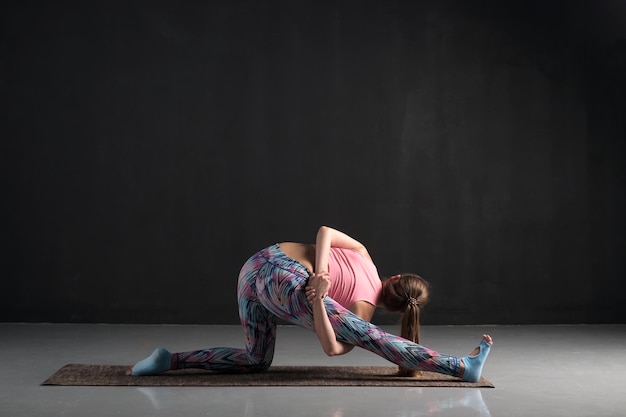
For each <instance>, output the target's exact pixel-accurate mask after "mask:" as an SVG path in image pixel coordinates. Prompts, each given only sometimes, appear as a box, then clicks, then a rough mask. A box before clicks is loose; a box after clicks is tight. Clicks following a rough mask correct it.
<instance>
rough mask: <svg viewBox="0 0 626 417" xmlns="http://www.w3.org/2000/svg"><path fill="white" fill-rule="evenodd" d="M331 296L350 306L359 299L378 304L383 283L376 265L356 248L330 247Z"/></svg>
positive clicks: (343, 304) (329, 292) (374, 304)
mask: <svg viewBox="0 0 626 417" xmlns="http://www.w3.org/2000/svg"><path fill="white" fill-rule="evenodd" d="M328 273H329V274H330V280H331V283H332V284H331V286H330V290H329V291H328V295H329V296H330V298H332V299H333V300H335V301H336V302H338V303H339V304H341V305H342V306H344V307H346V308H348V307H349V306H351V305H352V304H354V303H355V302H357V301H367V302H368V303H370V304H372V305H373V306H376V302H377V301H378V295H379V294H380V291H381V289H382V283H381V282H380V278H379V277H378V271H377V270H376V265H374V263H373V262H372V261H370V260H369V259H367V258H366V257H365V256H363V254H361V253H360V252H358V251H356V250H352V249H344V248H330V254H329V256H328Z"/></svg>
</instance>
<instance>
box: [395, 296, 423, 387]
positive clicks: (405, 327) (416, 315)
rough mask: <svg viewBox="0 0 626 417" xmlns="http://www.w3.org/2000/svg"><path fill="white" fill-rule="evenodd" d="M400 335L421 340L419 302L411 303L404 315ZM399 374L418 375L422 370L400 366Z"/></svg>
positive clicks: (413, 339)
mask: <svg viewBox="0 0 626 417" xmlns="http://www.w3.org/2000/svg"><path fill="white" fill-rule="evenodd" d="M400 336H401V337H403V338H405V339H408V340H410V341H411V342H415V343H419V342H420V307H419V305H418V304H417V303H409V305H408V306H407V307H406V310H405V311H404V314H403V316H402V327H401V328H400ZM398 375H399V376H409V377H411V376H417V375H420V371H416V370H414V369H411V368H405V367H402V366H399V367H398Z"/></svg>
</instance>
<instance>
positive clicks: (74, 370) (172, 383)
mask: <svg viewBox="0 0 626 417" xmlns="http://www.w3.org/2000/svg"><path fill="white" fill-rule="evenodd" d="M129 368H130V367H129V366H117V365H82V364H69V365H65V366H64V367H63V368H61V369H59V370H58V371H57V372H55V373H54V374H53V375H52V376H51V377H50V378H48V379H47V380H45V381H44V382H43V383H42V385H73V386H76V385H89V386H152V387H155V386H169V387H201V386H206V387H210V386H214V387H215V386H221V387H225V386H233V387H234V386H379V387H475V388H480V387H486V388H493V384H491V383H490V382H489V381H487V380H486V379H484V378H481V379H480V380H479V381H478V382H474V383H472V382H464V381H461V380H460V379H458V378H455V377H451V376H447V375H441V374H437V373H431V372H423V373H422V375H420V376H417V377H414V378H406V377H398V376H396V375H395V373H396V372H397V367H395V366H272V367H270V369H269V370H267V371H266V372H262V373H253V374H225V373H216V372H211V371H204V370H196V369H186V370H179V371H169V372H166V373H164V374H161V375H156V376H140V377H130V376H126V375H125V372H126V370H128V369H129Z"/></svg>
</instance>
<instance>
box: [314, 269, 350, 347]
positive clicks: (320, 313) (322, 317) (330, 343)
mask: <svg viewBox="0 0 626 417" xmlns="http://www.w3.org/2000/svg"><path fill="white" fill-rule="evenodd" d="M307 288H311V289H315V291H310V290H309V291H307V292H308V294H310V296H309V301H311V304H312V307H313V323H314V327H315V334H316V336H317V338H318V339H319V341H320V344H321V345H322V349H323V350H324V353H326V354H327V355H328V356H336V355H343V354H344V353H348V352H350V351H351V350H352V349H353V348H354V346H352V345H349V344H347V343H342V342H340V341H338V340H337V336H336V335H335V331H334V330H333V327H332V325H331V324H330V320H329V319H328V314H327V313H326V307H325V306H324V297H326V295H327V294H328V289H329V288H330V277H329V275H328V273H327V272H323V273H319V274H313V275H311V277H310V278H309V286H308V287H307Z"/></svg>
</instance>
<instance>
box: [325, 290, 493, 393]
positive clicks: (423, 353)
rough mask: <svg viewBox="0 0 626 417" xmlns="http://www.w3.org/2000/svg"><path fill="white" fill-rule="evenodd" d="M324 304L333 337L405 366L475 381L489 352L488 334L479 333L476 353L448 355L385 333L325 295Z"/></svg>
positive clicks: (489, 341) (489, 339)
mask: <svg viewBox="0 0 626 417" xmlns="http://www.w3.org/2000/svg"><path fill="white" fill-rule="evenodd" d="M324 306H325V307H326V311H327V313H328V318H329V319H330V322H331V324H332V326H333V329H334V330H335V334H336V335H337V340H339V341H342V342H344V343H349V344H352V345H355V346H359V347H361V348H363V349H367V350H369V351H371V352H374V353H376V354H378V355H380V356H382V357H383V358H385V359H387V360H389V361H390V362H393V363H395V364H396V365H400V366H403V367H406V368H410V369H415V370H418V371H430V372H438V373H442V374H446V375H452V376H458V377H462V378H463V379H464V380H466V381H477V380H478V379H479V378H480V374H481V372H482V367H483V364H484V362H485V359H486V358H487V355H488V354H489V349H490V347H491V343H492V341H491V337H489V336H487V335H483V340H482V341H481V343H480V346H479V348H477V349H478V353H476V354H475V355H472V356H464V357H462V358H461V357H457V356H450V355H445V354H442V353H440V352H437V351H434V350H432V349H429V348H427V347H426V346H422V345H420V344H417V343H415V342H411V341H410V340H407V339H404V338H402V337H400V336H396V335H393V334H390V333H387V332H385V331H384V330H382V329H381V328H379V327H378V326H376V325H374V324H372V323H370V322H367V321H365V320H362V319H361V318H360V317H358V316H357V315H355V314H353V313H352V312H350V311H349V310H347V309H346V308H344V307H342V306H341V305H339V304H338V303H337V302H335V301H334V300H333V299H331V298H329V297H326V299H325V300H324Z"/></svg>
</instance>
